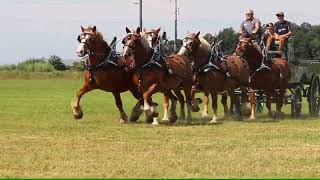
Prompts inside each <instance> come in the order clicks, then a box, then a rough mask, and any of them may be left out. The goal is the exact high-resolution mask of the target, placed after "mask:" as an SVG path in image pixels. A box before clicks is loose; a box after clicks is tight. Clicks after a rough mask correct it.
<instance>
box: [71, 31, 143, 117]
mask: <svg viewBox="0 0 320 180" xmlns="http://www.w3.org/2000/svg"><path fill="white" fill-rule="evenodd" d="M81 30H82V33H81V34H80V35H79V36H78V41H79V43H80V45H79V47H78V49H77V54H78V56H79V57H84V56H86V55H88V59H87V61H86V71H85V73H84V84H83V86H82V88H81V89H80V90H79V91H78V93H77V100H76V102H75V103H74V104H71V106H72V109H73V113H74V117H75V118H76V119H80V118H82V116H83V112H82V110H81V107H80V99H81V97H82V96H83V95H84V94H85V93H87V92H89V91H92V90H94V89H100V90H103V91H107V92H112V94H113V96H114V99H115V101H116V105H117V107H118V109H119V111H120V116H121V117H120V122H121V123H126V122H127V121H128V117H127V115H126V113H125V112H124V110H123V107H122V101H121V97H120V93H122V92H125V91H128V90H129V91H130V92H131V93H132V95H133V96H134V97H135V98H136V99H137V100H139V101H138V102H137V104H136V105H135V106H134V108H133V110H132V113H131V117H130V121H136V120H138V118H139V116H140V115H141V113H142V109H141V108H140V106H141V105H143V98H142V94H141V93H139V90H138V89H137V87H136V86H135V85H134V84H133V81H132V75H133V74H132V73H128V72H126V71H125V70H124V69H123V68H120V67H119V66H118V65H117V63H118V61H119V57H120V56H117V55H116V53H115V50H114V49H113V48H112V47H110V46H109V45H108V43H107V42H106V41H104V40H103V36H102V34H101V33H100V32H98V31H97V30H96V26H93V27H91V26H89V27H88V28H83V27H82V26H81ZM114 45H115V43H114V44H113V46H114Z"/></svg>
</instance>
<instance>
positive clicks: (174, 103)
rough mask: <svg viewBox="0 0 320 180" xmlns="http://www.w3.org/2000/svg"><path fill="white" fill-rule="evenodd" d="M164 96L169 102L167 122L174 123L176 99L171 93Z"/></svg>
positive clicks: (176, 116) (175, 118)
mask: <svg viewBox="0 0 320 180" xmlns="http://www.w3.org/2000/svg"><path fill="white" fill-rule="evenodd" d="M164 94H165V95H166V96H167V97H168V98H169V99H170V100H171V107H170V113H169V121H170V123H174V122H176V121H177V119H178V115H177V112H176V108H177V101H178V98H177V97H176V96H175V95H174V94H173V93H172V92H171V91H167V92H165V93H164Z"/></svg>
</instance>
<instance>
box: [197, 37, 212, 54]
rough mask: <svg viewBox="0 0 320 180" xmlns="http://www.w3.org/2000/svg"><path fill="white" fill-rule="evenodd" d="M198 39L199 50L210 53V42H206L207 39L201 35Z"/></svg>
mask: <svg viewBox="0 0 320 180" xmlns="http://www.w3.org/2000/svg"><path fill="white" fill-rule="evenodd" d="M199 40H200V46H199V51H201V52H207V53H210V51H211V49H210V48H211V46H210V44H209V43H208V41H207V40H205V39H204V38H203V37H199Z"/></svg>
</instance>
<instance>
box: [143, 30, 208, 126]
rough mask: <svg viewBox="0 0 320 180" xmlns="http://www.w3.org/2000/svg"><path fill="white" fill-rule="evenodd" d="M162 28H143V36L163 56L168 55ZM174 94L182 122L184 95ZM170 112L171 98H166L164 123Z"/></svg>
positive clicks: (205, 98)
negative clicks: (178, 104)
mask: <svg viewBox="0 0 320 180" xmlns="http://www.w3.org/2000/svg"><path fill="white" fill-rule="evenodd" d="M160 30H161V28H160V27H159V28H156V29H150V30H147V29H146V28H143V33H142V34H143V35H144V36H145V38H146V39H147V40H148V42H149V45H150V46H151V47H152V48H153V49H156V51H159V52H160V53H161V55H166V54H165V51H166V48H167V47H166V44H165V43H164V42H163V39H162V37H160V35H159V32H160ZM174 94H175V95H176V96H177V97H178V100H179V103H180V117H179V119H180V120H184V119H185V112H184V111H185V110H184V104H185V101H184V96H183V95H182V93H181V91H180V90H174ZM208 96H209V95H208V94H207V93H205V96H204V109H203V111H202V117H208V116H209V115H208V104H209V97H208ZM168 110H169V98H168V97H167V96H164V99H163V118H162V120H163V121H168V120H169V115H168Z"/></svg>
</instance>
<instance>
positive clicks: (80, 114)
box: [73, 112, 83, 119]
mask: <svg viewBox="0 0 320 180" xmlns="http://www.w3.org/2000/svg"><path fill="white" fill-rule="evenodd" d="M73 117H74V119H82V117H83V113H82V112H80V113H79V114H74V115H73Z"/></svg>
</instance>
